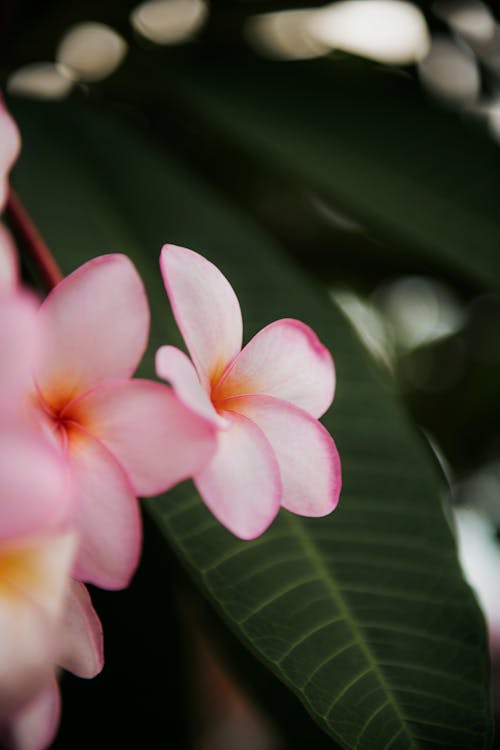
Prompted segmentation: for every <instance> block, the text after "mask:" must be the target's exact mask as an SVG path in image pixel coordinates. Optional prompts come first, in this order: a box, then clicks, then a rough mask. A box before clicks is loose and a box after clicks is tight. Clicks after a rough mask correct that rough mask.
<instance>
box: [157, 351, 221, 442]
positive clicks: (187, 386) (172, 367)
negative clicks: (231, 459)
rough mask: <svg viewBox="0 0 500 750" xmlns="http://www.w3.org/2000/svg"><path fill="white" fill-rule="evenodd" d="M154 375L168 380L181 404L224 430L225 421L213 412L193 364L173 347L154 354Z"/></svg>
mask: <svg viewBox="0 0 500 750" xmlns="http://www.w3.org/2000/svg"><path fill="white" fill-rule="evenodd" d="M156 374H157V375H158V377H160V378H163V379H164V380H168V381H169V383H170V384H171V386H172V388H173V389H174V391H175V392H176V394H177V396H178V397H179V398H180V400H181V401H182V403H183V404H185V405H186V406H187V407H188V408H189V409H191V410H192V411H194V412H196V414H199V415H200V416H201V417H204V418H205V419H207V420H208V421H209V422H212V423H213V424H214V426H216V427H219V428H224V427H227V426H228V423H227V420H225V419H224V418H223V417H221V416H220V415H219V414H218V413H217V412H216V410H215V408H214V406H213V404H212V402H211V401H210V397H209V395H208V393H207V392H206V391H205V390H204V388H203V387H202V385H201V383H200V379H199V378H198V374H197V372H196V370H195V369H194V366H193V363H192V362H191V360H190V359H189V357H187V356H186V355H185V354H184V352H181V350H180V349H176V347H175V346H162V347H160V349H158V351H157V352H156Z"/></svg>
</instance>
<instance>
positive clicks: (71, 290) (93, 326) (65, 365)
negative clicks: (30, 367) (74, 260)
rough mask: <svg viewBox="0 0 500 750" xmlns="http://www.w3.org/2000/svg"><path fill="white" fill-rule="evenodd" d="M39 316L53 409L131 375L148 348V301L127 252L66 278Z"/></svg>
mask: <svg viewBox="0 0 500 750" xmlns="http://www.w3.org/2000/svg"><path fill="white" fill-rule="evenodd" d="M40 318H41V321H42V324H43V326H44V329H45V330H44V333H45V336H46V340H45V345H44V347H43V351H42V352H41V356H40V358H39V362H38V367H37V382H38V386H39V388H40V390H41V391H42V394H43V396H44V398H45V400H46V402H47V403H48V404H50V405H51V406H54V407H60V406H61V405H62V404H63V403H67V401H68V400H69V399H70V398H72V397H75V396H77V395H79V394H81V393H82V392H83V391H85V390H87V389H88V388H91V387H92V386H94V385H97V383H99V382H100V381H102V380H106V379H113V378H128V377H130V376H131V375H132V374H133V372H134V371H135V369H136V367H137V365H138V364H139V361H140V359H141V357H142V355H143V353H144V349H145V347H146V343H147V338H148V330H149V308H148V303H147V299H146V295H145V292H144V287H143V285H142V281H141V279H140V278H139V275H138V273H137V271H136V270H135V268H134V266H133V264H132V263H131V262H130V260H129V259H128V258H127V257H126V256H124V255H103V256H101V257H99V258H95V259H94V260H91V261H89V262H88V263H85V264H84V265H83V266H81V267H80V268H78V269H77V270H76V271H74V272H73V273H72V274H70V275H69V276H67V277H66V278H65V279H64V280H63V281H61V282H60V283H59V284H58V285H57V286H56V287H55V288H54V289H53V290H52V292H51V293H50V294H49V296H48V297H47V298H46V300H45V301H44V303H43V304H42V306H41V308H40Z"/></svg>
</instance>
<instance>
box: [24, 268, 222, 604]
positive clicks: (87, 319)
mask: <svg viewBox="0 0 500 750" xmlns="http://www.w3.org/2000/svg"><path fill="white" fill-rule="evenodd" d="M39 315H40V321H41V323H42V326H43V330H44V337H45V338H44V346H43V349H42V352H41V354H40V357H39V359H38V363H37V366H36V368H35V384H36V402H37V408H38V411H39V415H40V418H41V420H42V423H43V424H44V425H45V427H46V428H48V429H49V430H50V431H51V432H52V434H53V435H54V436H55V438H56V439H57V440H58V442H59V444H60V445H61V447H62V449H63V451H64V453H65V456H66V458H67V462H68V465H69V467H70V470H71V475H72V478H73V482H74V485H75V488H76V492H77V495H78V498H77V499H78V503H79V510H78V518H77V527H78V532H79V539H80V546H79V552H78V559H77V564H76V568H75V577H76V578H78V579H80V580H83V581H88V582H91V583H94V584H96V585H98V586H101V587H103V588H109V589H118V588H122V587H123V586H126V585H127V584H128V582H129V579H130V577H131V575H132V573H133V572H134V570H135V567H136V565H137V562H138V558H139V553H140V545H141V520H140V511H139V505H138V503H137V500H136V497H137V496H138V495H140V496H150V495H156V494H158V493H159V492H163V491H164V490H166V489H168V488H169V487H171V486H172V485H174V484H176V483H177V482H179V481H181V480H183V479H186V478H187V477H189V476H191V475H192V474H193V473H195V472H197V471H198V470H199V468H200V466H201V465H203V464H204V463H206V461H207V460H208V458H209V456H210V455H211V454H212V453H213V450H214V438H213V426H212V425H211V424H210V423H209V421H208V420H206V419H205V418H203V417H200V416H199V415H198V414H195V413H193V412H192V410H190V409H188V408H186V406H184V404H182V403H181V401H180V400H179V399H178V398H177V397H176V396H175V394H174V393H173V391H172V390H171V389H170V388H167V387H166V386H164V385H162V384H160V383H154V382H152V381H149V380H139V379H137V380H132V379H131V376H132V375H133V373H134V371H135V369H136V367H137V365H138V364H139V362H140V360H141V358H142V355H143V353H144V350H145V348H146V344H147V339H148V332H149V308H148V303H147V299H146V294H145V291H144V287H143V285H142V282H141V280H140V278H139V275H138V274H137V271H136V270H135V268H134V266H133V264H132V263H131V262H130V260H129V259H128V258H127V257H125V256H124V255H105V256H102V257H99V258H96V259H94V260H92V261H90V262H88V263H85V264H84V265H83V266H81V267H80V268H79V269H77V270H76V271H75V272H74V273H72V274H71V275H70V276H68V277H67V278H66V279H64V280H63V281H62V282H61V283H60V284H58V285H57V286H56V287H55V288H54V289H53V290H52V292H51V293H50V294H49V296H48V297H47V298H46V300H45V301H44V302H43V304H42V306H41V308H40V313H39ZM165 445H167V446H168V450H167V451H165Z"/></svg>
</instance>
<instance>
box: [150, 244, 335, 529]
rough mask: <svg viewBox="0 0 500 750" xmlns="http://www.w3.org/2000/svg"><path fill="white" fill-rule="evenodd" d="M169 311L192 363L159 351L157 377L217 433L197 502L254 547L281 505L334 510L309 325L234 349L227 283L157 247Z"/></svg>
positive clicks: (325, 403) (236, 328) (326, 396)
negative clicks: (248, 540)
mask: <svg viewBox="0 0 500 750" xmlns="http://www.w3.org/2000/svg"><path fill="white" fill-rule="evenodd" d="M160 265H161V270H162V274H163V280H164V282H165V288H166V290H167V294H168V297H169V299H170V303H171V305H172V310H173V313H174V316H175V319H176V321H177V324H178V326H179V328H180V331H181V333H182V335H183V337H184V341H185V343H186V346H187V348H188V351H189V353H190V355H191V359H192V362H191V361H190V360H189V358H188V357H187V356H186V355H185V354H184V353H183V352H182V351H180V350H179V349H176V348H174V347H172V346H163V347H161V348H160V349H159V350H158V352H157V355H156V370H157V374H158V375H159V376H160V377H162V378H164V379H165V380H167V381H169V382H170V383H171V385H172V386H173V388H174V390H175V391H176V393H177V395H178V396H179V398H180V399H181V400H182V401H183V403H184V404H185V405H186V407H187V408H188V409H189V410H190V411H191V412H192V413H195V414H199V415H200V416H202V417H204V418H205V419H206V420H207V421H209V422H211V423H212V425H213V426H214V428H215V429H216V430H217V450H216V452H215V455H214V456H213V458H212V459H211V460H210V461H208V463H207V464H206V465H205V466H204V467H203V468H202V469H201V470H199V471H198V472H197V473H196V474H195V475H194V482H195V484H196V487H197V488H198V490H199V492H200V494H201V496H202V498H203V500H204V501H205V503H206V504H207V506H208V507H209V508H210V510H211V511H212V513H213V514H214V515H215V516H216V518H217V519H218V520H219V521H220V522H221V523H222V524H224V526H226V527H227V528H228V529H229V530H230V531H232V532H233V533H234V534H235V535H236V536H238V537H241V538H242V539H253V538H255V537H257V536H259V535H260V534H262V533H263V531H265V529H267V527H268V526H269V525H270V524H271V522H272V521H273V519H274V518H275V516H276V514H277V513H278V510H279V508H280V506H283V507H284V508H286V509H287V510H289V511H291V512H293V513H298V514H300V515H305V516H323V515H326V514H327V513H330V512H331V511H332V510H333V509H334V508H335V506H336V504H337V502H338V498H339V493H340V486H341V470H340V461H339V456H338V453H337V449H336V447H335V443H334V442H333V440H332V438H331V436H330V434H329V433H328V432H327V430H326V429H325V427H323V425H322V424H321V423H320V422H319V421H318V418H319V417H321V416H322V415H323V414H324V413H325V411H326V410H327V409H328V408H329V406H330V404H331V402H332V399H333V395H334V389H335V370H334V366H333V361H332V358H331V356H330V353H329V352H328V350H327V349H326V348H325V347H324V346H323V344H322V343H321V342H320V341H319V339H318V337H317V336H316V334H315V333H314V332H313V331H312V330H311V328H309V326H307V325H305V324H304V323H301V322H300V321H298V320H292V319H282V320H277V321H275V322H274V323H271V324H270V325H268V326H266V328H264V329H263V330H262V331H260V332H259V333H258V334H257V335H256V336H254V338H253V339H252V340H251V341H250V342H249V343H248V344H247V345H246V346H245V347H244V348H243V349H242V348H241V346H242V332H243V326H242V318H241V310H240V306H239V303H238V300H237V297H236V295H235V293H234V291H233V289H232V287H231V286H230V284H229V282H228V281H227V279H226V278H225V277H224V276H223V275H222V273H221V272H220V271H219V270H218V269H217V268H216V267H215V266H214V265H213V264H212V263H210V262H209V261H208V260H206V259H205V258H203V257H202V256H201V255H199V254H198V253H195V252H193V251H192V250H188V249H186V248H182V247H176V246H174V245H166V246H165V247H164V248H163V250H162V253H161V259H160Z"/></svg>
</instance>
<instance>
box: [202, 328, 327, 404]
mask: <svg viewBox="0 0 500 750" xmlns="http://www.w3.org/2000/svg"><path fill="white" fill-rule="evenodd" d="M334 392H335V368H334V364H333V360H332V357H331V354H330V352H329V351H328V349H327V348H326V347H325V346H323V344H322V343H321V341H320V340H319V339H318V337H317V336H316V334H315V333H314V331H313V330H312V328H310V327H309V326H308V325H306V324H305V323H302V322H301V321H300V320H295V319H293V318H282V319H281V320H276V321H274V322H273V323H270V324H269V325H268V326H266V327H265V328H263V329H262V330H261V331H259V333H257V334H256V335H255V336H254V337H253V339H251V340H250V341H249V342H248V344H247V345H246V346H245V348H244V349H243V350H242V351H241V352H240V354H239V355H238V356H237V357H236V359H235V360H234V361H233V363H232V364H231V366H230V367H229V368H228V369H227V371H226V372H225V373H224V375H223V377H222V378H221V380H220V382H219V383H218V385H217V387H216V388H215V389H214V392H213V398H214V399H216V400H217V401H218V402H221V401H222V400H223V399H224V398H227V397H231V396H238V395H247V394H261V395H267V396H276V397H277V398H281V399H283V400H284V401H289V402H291V403H293V404H295V406H298V407H299V408H301V409H304V410H305V411H308V412H309V413H310V414H311V415H312V416H313V417H316V418H319V417H321V416H322V415H323V414H324V413H325V411H326V410H327V409H328V408H329V406H330V405H331V403H332V400H333V396H334Z"/></svg>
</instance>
